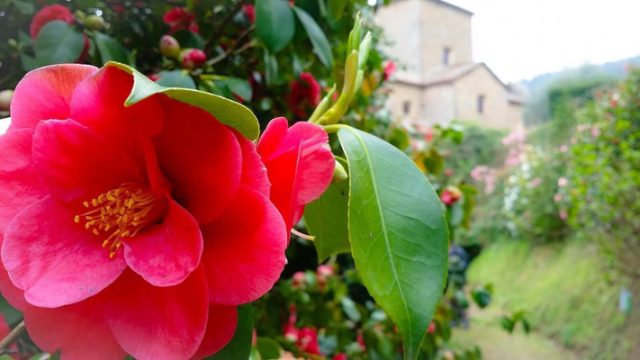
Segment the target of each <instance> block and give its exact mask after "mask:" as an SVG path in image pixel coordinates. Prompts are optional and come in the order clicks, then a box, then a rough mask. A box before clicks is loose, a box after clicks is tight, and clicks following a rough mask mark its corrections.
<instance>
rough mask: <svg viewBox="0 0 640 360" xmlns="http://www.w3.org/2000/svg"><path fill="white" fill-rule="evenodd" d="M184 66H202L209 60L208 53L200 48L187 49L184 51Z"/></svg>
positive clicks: (186, 67) (192, 67) (190, 68)
mask: <svg viewBox="0 0 640 360" xmlns="http://www.w3.org/2000/svg"><path fill="white" fill-rule="evenodd" d="M180 57H181V58H182V67H183V68H185V69H189V70H193V69H195V68H199V67H202V66H203V65H204V64H205V63H206V62H207V55H205V53H204V51H202V50H200V49H186V50H184V51H182V54H181V56H180Z"/></svg>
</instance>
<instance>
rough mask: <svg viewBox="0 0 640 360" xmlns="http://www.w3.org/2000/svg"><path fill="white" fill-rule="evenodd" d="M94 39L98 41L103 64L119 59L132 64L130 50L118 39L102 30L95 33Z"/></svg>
mask: <svg viewBox="0 0 640 360" xmlns="http://www.w3.org/2000/svg"><path fill="white" fill-rule="evenodd" d="M94 40H95V41H96V47H97V48H98V53H100V59H101V60H102V63H103V64H106V63H107V62H109V61H118V62H121V63H124V64H129V65H132V64H130V63H129V52H128V51H127V49H125V48H124V47H123V46H122V45H121V44H120V43H119V42H118V40H116V39H114V38H112V37H111V36H109V35H105V34H103V33H101V32H96V33H95V35H94Z"/></svg>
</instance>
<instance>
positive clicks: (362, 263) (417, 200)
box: [338, 127, 448, 359]
mask: <svg viewBox="0 0 640 360" xmlns="http://www.w3.org/2000/svg"><path fill="white" fill-rule="evenodd" d="M338 139H339V140H340V144H341V145H342V149H343V150H344V152H345V154H346V156H347V161H348V163H349V183H350V184H349V185H350V192H349V209H348V213H349V220H348V222H349V239H350V241H351V251H352V255H353V259H354V261H355V264H356V269H357V270H358V273H359V274H360V277H361V278H362V281H363V283H364V285H365V286H366V287H367V289H368V290H369V292H370V293H371V295H372V296H373V298H374V299H375V300H376V302H377V303H378V304H379V305H380V306H381V307H382V308H383V309H384V310H385V311H386V312H387V313H388V314H389V316H390V317H391V318H392V319H393V320H394V321H395V323H396V324H397V325H398V328H399V329H400V332H401V333H402V337H403V341H404V348H405V351H404V354H405V359H415V358H416V357H417V355H418V351H419V348H420V345H421V343H422V341H423V339H424V336H425V333H426V331H427V328H428V326H429V323H430V321H431V318H432V315H433V312H434V310H435V308H436V304H437V303H438V301H439V299H440V297H441V296H442V291H443V289H444V285H445V279H446V274H447V248H448V233H447V224H446V222H445V217H444V208H443V206H442V203H441V202H440V200H439V199H438V196H437V195H436V193H435V191H434V190H433V187H432V186H431V184H430V183H429V181H428V180H427V178H426V177H425V176H424V175H423V174H422V173H421V172H420V170H418V168H417V167H416V166H415V165H414V164H413V162H412V161H411V160H410V159H409V158H408V157H407V156H406V155H405V154H403V153H402V152H401V151H399V150H398V149H396V148H395V147H393V146H392V145H390V144H388V143H386V142H384V141H382V140H381V139H379V138H377V137H375V136H373V135H369V134H367V133H365V132H362V131H360V130H357V129H354V128H350V127H344V128H341V129H340V130H339V131H338Z"/></svg>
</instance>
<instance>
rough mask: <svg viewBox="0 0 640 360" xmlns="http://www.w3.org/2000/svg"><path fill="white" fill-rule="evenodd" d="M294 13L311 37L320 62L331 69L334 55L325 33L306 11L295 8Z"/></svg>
mask: <svg viewBox="0 0 640 360" xmlns="http://www.w3.org/2000/svg"><path fill="white" fill-rule="evenodd" d="M293 11H294V12H295V13H296V16H298V19H299V20H300V22H301V23H302V26H303V27H304V30H305V31H306V32H307V35H309V39H310V40H311V44H313V51H314V52H315V53H316V55H318V58H319V59H320V62H322V64H323V65H324V66H326V67H328V68H331V66H332V65H333V55H332V54H331V45H330V44H329V40H327V37H326V36H325V34H324V32H323V31H322V29H321V28H320V26H318V23H316V21H315V20H314V19H313V18H312V17H311V15H309V14H307V13H306V12H305V11H304V10H302V9H300V8H298V7H294V8H293Z"/></svg>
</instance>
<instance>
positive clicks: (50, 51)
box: [34, 20, 84, 66]
mask: <svg viewBox="0 0 640 360" xmlns="http://www.w3.org/2000/svg"><path fill="white" fill-rule="evenodd" d="M34 47H35V52H36V59H37V61H38V63H39V64H40V66H42V65H51V64H63V63H72V62H75V61H76V60H78V58H79V57H80V54H82V49H84V38H83V36H82V34H81V33H80V32H78V31H77V30H76V29H74V28H73V27H71V26H70V25H69V24H67V23H66V22H64V21H59V20H55V21H51V22H49V23H48V24H47V25H45V26H44V27H43V28H42V29H41V30H40V32H39V33H38V38H37V39H36V41H35V43H34Z"/></svg>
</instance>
